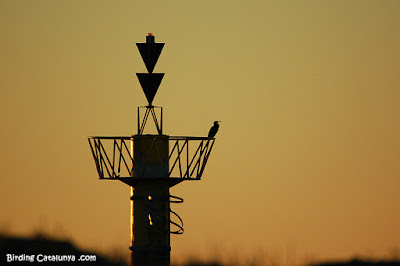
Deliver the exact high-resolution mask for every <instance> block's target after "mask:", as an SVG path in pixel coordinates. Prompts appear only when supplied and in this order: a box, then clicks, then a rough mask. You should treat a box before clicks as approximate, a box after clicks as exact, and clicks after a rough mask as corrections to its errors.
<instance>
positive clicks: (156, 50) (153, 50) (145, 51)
mask: <svg viewBox="0 0 400 266" xmlns="http://www.w3.org/2000/svg"><path fill="white" fill-rule="evenodd" d="M164 44H165V43H155V41H154V35H152V33H149V35H148V36H146V42H145V43H136V45H137V47H138V49H139V52H140V54H141V56H142V58H143V61H144V64H145V65H146V68H147V71H149V73H153V70H154V67H155V65H156V63H157V60H158V57H159V56H160V54H161V51H162V49H163V47H164Z"/></svg>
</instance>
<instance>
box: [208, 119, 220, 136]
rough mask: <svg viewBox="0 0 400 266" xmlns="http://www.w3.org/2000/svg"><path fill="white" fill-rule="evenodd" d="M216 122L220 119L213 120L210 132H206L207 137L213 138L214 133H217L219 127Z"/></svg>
mask: <svg viewBox="0 0 400 266" xmlns="http://www.w3.org/2000/svg"><path fill="white" fill-rule="evenodd" d="M218 122H221V121H214V125H213V126H212V127H211V128H210V132H208V137H209V138H213V137H214V136H215V134H217V132H218V128H219V125H218Z"/></svg>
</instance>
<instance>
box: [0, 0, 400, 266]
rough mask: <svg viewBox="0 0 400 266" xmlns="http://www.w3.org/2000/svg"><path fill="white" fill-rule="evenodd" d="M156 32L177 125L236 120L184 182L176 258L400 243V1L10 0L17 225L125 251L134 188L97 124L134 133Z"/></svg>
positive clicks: (6, 52) (6, 161) (5, 126)
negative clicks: (117, 170) (143, 50)
mask: <svg viewBox="0 0 400 266" xmlns="http://www.w3.org/2000/svg"><path fill="white" fill-rule="evenodd" d="M148 32H153V33H154V35H155V38H156V42H165V43H166V45H165V47H164V49H163V52H162V54H161V56H160V58H159V60H158V63H157V65H156V68H155V72H159V73H166V74H165V77H164V79H163V81H162V83H161V86H160V88H159V91H158V93H157V95H156V97H155V100H154V104H155V105H161V106H163V107H164V132H165V133H166V134H168V135H180V136H181V135H184V136H206V135H207V133H208V130H209V128H210V127H211V125H212V122H213V121H214V120H222V123H221V127H220V131H219V132H218V134H217V136H216V137H217V139H216V143H215V146H214V149H213V152H212V154H211V157H210V159H209V162H208V165H207V168H206V170H205V172H204V175H203V180H202V181H198V182H187V183H185V182H183V183H182V184H180V185H178V186H176V187H174V188H172V189H171V194H172V195H176V196H180V197H183V198H184V199H185V202H184V204H180V205H179V206H174V205H173V206H172V209H173V210H174V211H176V212H177V213H179V215H180V216H181V217H182V219H183V221H184V227H185V233H184V234H183V235H182V236H171V246H172V252H171V254H172V258H173V259H175V260H179V259H180V258H182V257H185V256H188V255H191V254H194V255H198V256H204V257H207V256H209V257H210V256H211V257H212V256H216V254H220V256H221V257H224V256H233V254H237V256H247V255H249V254H250V255H251V254H261V253H263V254H266V255H265V256H271V257H275V258H276V259H277V260H279V261H281V262H282V264H292V265H293V264H301V263H304V262H307V261H308V260H311V259H340V258H349V257H352V256H360V257H367V258H383V257H390V256H391V255H393V253H394V251H395V250H396V249H397V250H399V249H400V212H399V203H400V193H399V189H400V163H399V159H400V138H399V136H400V74H399V70H400V48H399V47H400V1H368V0H360V1H356V0H349V1H307V0H306V1H256V0H248V1H235V0H231V1H226V0H213V1H210V0H204V1H176V0H173V1H160V0H155V1H122V0H121V1H104V0H96V1H94V0H90V1H89V0H88V1H78V0H68V1H52V0H36V1H28V0H25V1H24V0H15V1H8V0H0V33H1V42H0V76H1V78H0V93H1V94H0V103H1V104H0V119H1V120H0V127H1V131H0V136H1V138H0V149H1V150H0V151H1V152H0V169H1V179H0V184H1V185H0V213H1V215H0V229H1V230H2V231H3V232H4V231H5V232H11V233H13V234H18V235H29V234H31V233H32V232H34V231H35V230H36V231H37V230H42V231H45V232H48V233H49V234H52V235H55V236H59V237H68V238H71V239H72V240H74V241H75V242H76V243H77V244H78V245H79V246H80V247H83V248H87V249H93V250H101V251H107V250H110V249H112V248H115V247H116V248H121V250H123V251H124V252H129V251H128V247H129V245H130V220H129V218H130V199H129V197H130V189H129V187H128V186H127V185H125V184H123V183H122V182H118V181H113V182H109V181H98V177H97V172H96V168H95V164H94V161H93V159H92V157H91V152H90V149H89V145H88V143H87V137H88V136H93V135H104V136H130V135H132V134H135V133H136V131H137V127H136V107H137V106H139V105H140V106H141V105H145V104H146V103H147V102H146V98H145V96H144V94H143V92H142V89H141V87H140V84H139V82H138V80H137V78H136V75H135V73H136V72H146V68H145V65H144V63H143V61H142V59H141V57H140V54H139V52H138V50H137V48H136V45H135V43H136V42H145V36H146V35H147V33H148ZM216 252H217V253H216ZM398 253H400V251H398Z"/></svg>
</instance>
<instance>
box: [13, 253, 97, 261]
mask: <svg viewBox="0 0 400 266" xmlns="http://www.w3.org/2000/svg"><path fill="white" fill-rule="evenodd" d="M96 258H97V257H96V255H80V256H75V255H45V254H38V255H28V254H6V261H7V262H75V261H78V262H95V261H96Z"/></svg>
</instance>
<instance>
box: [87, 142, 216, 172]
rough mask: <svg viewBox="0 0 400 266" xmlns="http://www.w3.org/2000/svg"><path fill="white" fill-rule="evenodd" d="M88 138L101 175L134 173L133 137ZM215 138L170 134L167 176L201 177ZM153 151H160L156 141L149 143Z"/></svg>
mask: <svg viewBox="0 0 400 266" xmlns="http://www.w3.org/2000/svg"><path fill="white" fill-rule="evenodd" d="M155 138H156V137H155ZM88 141H89V145H90V149H91V151H92V155H93V158H94V161H95V164H96V169H97V172H98V175H99V178H100V179H122V178H128V177H135V176H133V172H134V167H135V162H134V160H133V155H132V145H133V137H89V138H88ZM214 142H215V139H214V138H207V137H178V136H169V149H170V151H169V157H168V162H169V171H168V174H167V175H166V177H171V178H183V179H200V178H201V176H202V174H203V172H204V169H205V167H206V164H207V161H208V158H209V156H210V153H211V150H212V148H213V146H214ZM152 152H159V151H158V150H157V149H156V145H152V146H151V148H150V150H149V154H151V153H152ZM146 164H147V162H146V163H145V166H146Z"/></svg>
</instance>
